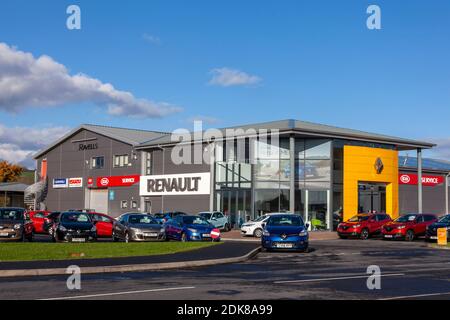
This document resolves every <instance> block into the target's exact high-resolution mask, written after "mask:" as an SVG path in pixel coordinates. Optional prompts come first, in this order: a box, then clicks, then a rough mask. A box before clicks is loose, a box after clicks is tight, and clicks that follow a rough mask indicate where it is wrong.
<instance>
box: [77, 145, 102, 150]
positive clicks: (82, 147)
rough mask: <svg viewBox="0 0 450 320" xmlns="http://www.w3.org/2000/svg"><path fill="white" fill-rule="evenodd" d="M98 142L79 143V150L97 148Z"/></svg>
mask: <svg viewBox="0 0 450 320" xmlns="http://www.w3.org/2000/svg"><path fill="white" fill-rule="evenodd" d="M97 149H98V144H97V143H80V144H79V145H78V151H86V150H97Z"/></svg>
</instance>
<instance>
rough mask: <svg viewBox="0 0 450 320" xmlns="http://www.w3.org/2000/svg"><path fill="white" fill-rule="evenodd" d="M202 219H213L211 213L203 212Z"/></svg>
mask: <svg viewBox="0 0 450 320" xmlns="http://www.w3.org/2000/svg"><path fill="white" fill-rule="evenodd" d="M199 216H200V217H202V218H205V219H206V220H209V219H211V213H207V212H203V213H200V214H199Z"/></svg>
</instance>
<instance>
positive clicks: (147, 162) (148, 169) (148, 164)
mask: <svg viewBox="0 0 450 320" xmlns="http://www.w3.org/2000/svg"><path fill="white" fill-rule="evenodd" d="M144 157H145V174H146V175H147V176H149V175H151V174H152V154H151V152H144Z"/></svg>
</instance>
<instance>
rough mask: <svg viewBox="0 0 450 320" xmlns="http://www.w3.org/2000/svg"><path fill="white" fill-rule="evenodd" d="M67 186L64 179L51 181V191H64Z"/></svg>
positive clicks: (66, 180) (67, 183)
mask: <svg viewBox="0 0 450 320" xmlns="http://www.w3.org/2000/svg"><path fill="white" fill-rule="evenodd" d="M68 186H69V181H68V179H66V178H55V179H53V189H64V188H67V187H68Z"/></svg>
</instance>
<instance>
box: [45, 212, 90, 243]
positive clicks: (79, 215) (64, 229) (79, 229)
mask: <svg viewBox="0 0 450 320" xmlns="http://www.w3.org/2000/svg"><path fill="white" fill-rule="evenodd" d="M52 237H53V241H55V242H56V241H66V242H88V241H96V240H97V228H96V227H95V224H94V222H93V221H92V219H91V217H90V215H89V214H87V213H84V212H75V211H70V212H63V213H61V215H60V217H59V219H58V221H57V222H56V223H55V224H54V225H53V234H52Z"/></svg>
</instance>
